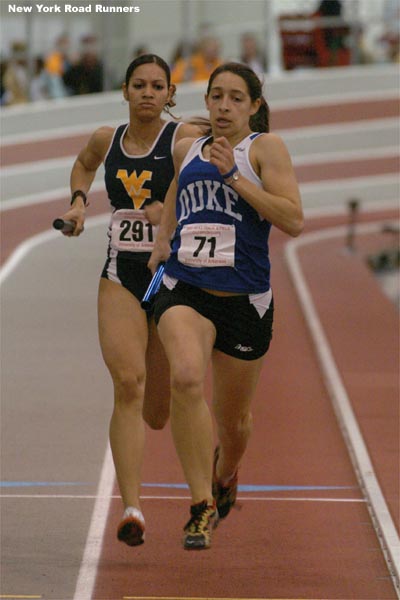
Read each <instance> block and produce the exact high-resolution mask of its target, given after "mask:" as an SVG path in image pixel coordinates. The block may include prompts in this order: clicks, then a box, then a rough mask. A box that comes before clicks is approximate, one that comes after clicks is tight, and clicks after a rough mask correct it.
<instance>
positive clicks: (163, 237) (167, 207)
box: [148, 138, 193, 273]
mask: <svg viewBox="0 0 400 600" xmlns="http://www.w3.org/2000/svg"><path fill="white" fill-rule="evenodd" d="M192 143H193V139H192V138H184V139H183V140H180V141H179V142H177V143H176V144H175V149H174V167H175V177H174V179H173V180H172V182H171V184H170V186H169V189H168V192H167V194H166V196H165V201H164V208H163V211H162V216H161V223H160V227H159V230H158V233H157V238H156V241H155V244H154V248H153V252H152V254H151V256H150V260H149V262H148V267H149V269H150V270H151V272H152V273H154V272H155V271H156V269H157V266H158V264H159V263H160V262H164V261H166V260H167V259H168V257H169V255H170V241H171V238H172V235H173V233H174V231H175V229H176V225H177V222H176V193H177V189H178V174H179V170H180V166H181V164H182V161H183V159H184V157H185V156H186V154H187V152H188V150H189V148H190V146H191V145H192Z"/></svg>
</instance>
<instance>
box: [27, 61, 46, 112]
mask: <svg viewBox="0 0 400 600" xmlns="http://www.w3.org/2000/svg"><path fill="white" fill-rule="evenodd" d="M49 84H50V78H49V74H48V73H47V71H46V69H45V63H44V60H43V58H42V57H41V56H37V57H36V59H35V63H34V72H33V77H32V79H31V82H30V84H29V97H30V99H31V100H32V102H37V101H39V100H48V99H49V98H50V97H51V96H50V85H49Z"/></svg>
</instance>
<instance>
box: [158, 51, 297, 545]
mask: <svg viewBox="0 0 400 600" xmlns="http://www.w3.org/2000/svg"><path fill="white" fill-rule="evenodd" d="M206 105H207V108H208V110H209V115H210V121H211V127H212V136H211V137H203V138H200V139H197V140H195V141H193V140H190V139H188V140H182V141H181V142H179V144H177V145H176V147H175V151H174V162H175V173H176V176H175V179H174V182H173V183H172V184H171V187H170V190H169V192H168V195H167V199H166V203H165V206H164V211H163V215H162V221H161V225H160V231H159V234H158V237H157V241H156V245H155V248H154V250H153V254H152V257H151V259H150V261H149V267H150V268H151V269H152V271H154V270H155V268H156V266H157V264H158V263H159V262H160V261H165V260H167V262H166V265H165V274H164V278H163V285H162V286H161V289H160V292H159V294H158V295H157V297H156V301H155V319H156V322H157V324H158V331H159V334H160V338H161V341H162V343H163V345H164V347H165V350H166V354H167V357H168V360H169V364H170V369H171V394H172V395H171V427H172V433H173V437H174V442H175V446H176V449H177V453H178V456H179V459H180V461H181V464H182V467H183V471H184V474H185V477H186V480H187V483H188V485H189V488H190V491H191V496H192V506H191V518H190V520H189V521H188V523H187V524H186V526H185V528H184V540H183V544H184V547H185V548H186V549H189V550H190V549H202V548H208V547H209V546H210V540H211V530H212V527H213V526H215V523H216V522H217V520H218V517H219V518H224V517H226V516H227V515H228V513H229V511H230V509H231V508H232V506H233V505H234V504H235V500H236V491H237V480H238V479H237V474H238V468H239V464H240V461H241V459H242V456H243V454H244V452H245V449H246V446H247V442H248V439H249V436H250V433H251V426H252V417H251V410H250V405H251V400H252V397H253V396H254V393H255V389H256V385H257V381H258V379H259V375H260V371H261V368H262V365H263V361H264V357H265V354H266V352H267V350H268V347H269V344H270V340H271V336H272V319H273V298H272V290H271V287H270V261H269V253H268V237H269V233H270V229H271V225H274V226H275V227H278V228H279V229H281V230H282V231H284V232H286V233H288V234H289V235H292V236H297V235H299V233H300V232H301V230H302V228H303V213H302V208H301V201H300V195H299V190H298V186H297V183H296V178H295V175H294V171H293V167H292V164H291V160H290V157H289V154H288V152H287V149H286V147H285V145H284V143H283V142H282V140H281V139H280V138H279V137H278V136H277V135H275V134H272V133H268V131H269V125H268V106H267V104H266V102H265V100H264V98H263V96H262V87H261V83H260V80H259V79H258V77H257V75H256V74H255V73H254V72H253V71H252V70H251V69H250V68H249V67H247V66H246V65H242V64H239V63H227V64H224V65H221V66H219V67H218V68H217V69H215V70H214V72H213V73H212V75H211V77H210V80H209V83H208V88H207V94H206ZM174 231H175V234H174V238H173V241H172V250H171V247H170V243H169V240H170V238H171V236H172V234H173V233H174ZM210 361H211V363H212V368H213V408H214V414H215V418H216V424H217V434H218V444H217V448H216V450H215V452H214V461H213V429H212V420H211V416H210V413H209V410H208V406H207V403H206V401H205V398H204V378H205V374H206V370H207V367H208V365H209V363H210Z"/></svg>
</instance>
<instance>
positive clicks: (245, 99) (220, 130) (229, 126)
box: [206, 71, 260, 137]
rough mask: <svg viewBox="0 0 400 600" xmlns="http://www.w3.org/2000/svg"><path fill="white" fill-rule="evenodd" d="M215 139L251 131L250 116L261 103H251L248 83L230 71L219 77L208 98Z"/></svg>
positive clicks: (207, 103) (216, 78) (214, 82)
mask: <svg viewBox="0 0 400 600" xmlns="http://www.w3.org/2000/svg"><path fill="white" fill-rule="evenodd" d="M206 105H207V108H208V110H209V112H210V121H211V126H212V129H213V135H214V137H217V136H229V135H232V134H236V133H238V132H241V131H243V133H246V132H247V131H248V130H249V119H250V116H251V115H253V114H255V113H256V112H257V110H258V107H259V105H260V101H259V100H256V101H255V102H252V101H251V98H250V95H249V92H248V89H247V84H246V82H245V81H244V80H243V79H242V78H241V77H239V75H235V74H234V73H231V72H229V71H225V72H223V73H220V74H219V75H217V76H216V77H215V79H214V81H213V83H212V86H211V89H210V93H209V94H208V96H206Z"/></svg>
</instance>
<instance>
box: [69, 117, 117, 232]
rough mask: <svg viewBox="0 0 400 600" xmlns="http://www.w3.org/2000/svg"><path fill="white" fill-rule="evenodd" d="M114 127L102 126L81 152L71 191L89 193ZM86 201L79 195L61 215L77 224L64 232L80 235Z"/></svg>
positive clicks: (72, 172) (71, 178) (71, 183)
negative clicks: (72, 228)
mask: <svg viewBox="0 0 400 600" xmlns="http://www.w3.org/2000/svg"><path fill="white" fill-rule="evenodd" d="M113 132H114V129H113V128H112V127H100V128H99V129H97V130H96V131H95V132H94V133H93V134H92V136H91V137H90V139H89V141H88V143H87V145H86V146H85V147H84V148H83V149H82V150H81V151H80V152H79V154H78V156H77V158H76V160H75V162H74V164H73V167H72V171H71V175H70V186H71V193H73V192H75V191H76V190H80V191H82V192H84V194H87V193H88V192H89V190H90V186H91V185H92V183H93V179H94V178H95V175H96V171H97V169H98V168H99V166H100V165H101V163H102V162H103V160H104V158H105V155H106V153H107V150H108V148H109V146H110V143H111V139H112V135H113ZM85 212H86V211H85V203H84V201H83V198H82V197H81V196H77V197H76V199H75V200H74V202H73V203H72V205H71V208H70V209H69V210H68V211H67V212H66V213H65V214H64V215H62V216H61V218H62V219H63V220H64V221H73V222H75V223H76V226H75V228H74V230H73V231H67V232H64V235H67V236H74V237H75V236H78V235H80V234H81V233H82V231H83V229H84V222H85Z"/></svg>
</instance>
